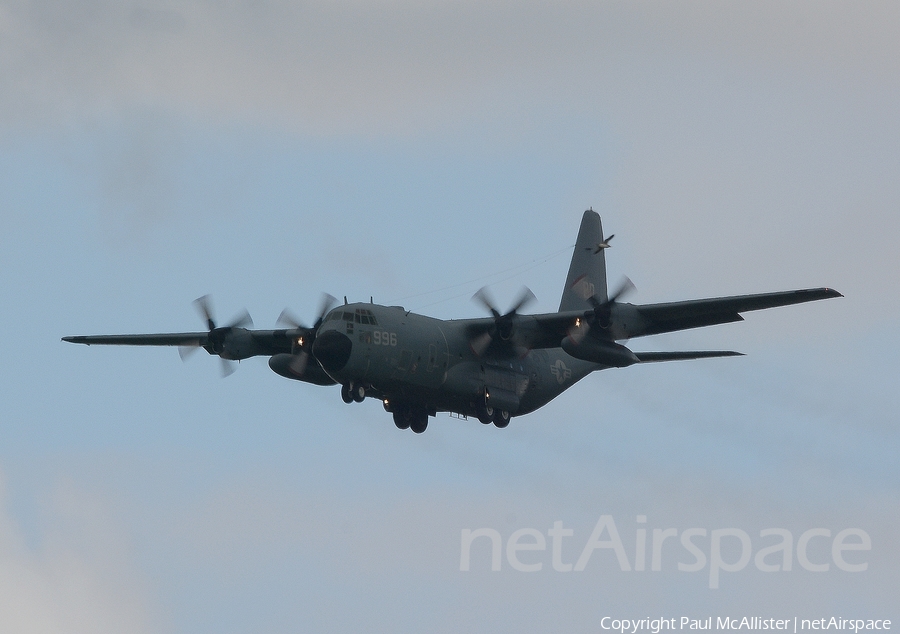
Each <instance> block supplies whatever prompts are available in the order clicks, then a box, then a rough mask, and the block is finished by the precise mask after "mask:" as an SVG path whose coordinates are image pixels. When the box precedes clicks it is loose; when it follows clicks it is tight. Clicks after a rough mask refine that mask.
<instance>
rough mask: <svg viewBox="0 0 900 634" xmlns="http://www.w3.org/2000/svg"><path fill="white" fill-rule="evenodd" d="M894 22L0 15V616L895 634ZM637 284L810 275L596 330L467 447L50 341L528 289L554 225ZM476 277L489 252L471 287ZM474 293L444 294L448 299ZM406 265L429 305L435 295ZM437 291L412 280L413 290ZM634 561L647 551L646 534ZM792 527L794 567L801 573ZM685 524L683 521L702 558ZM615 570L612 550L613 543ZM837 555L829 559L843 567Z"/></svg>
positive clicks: (348, 12)
mask: <svg viewBox="0 0 900 634" xmlns="http://www.w3.org/2000/svg"><path fill="white" fill-rule="evenodd" d="M898 22H900V11H898V9H897V8H896V6H895V5H894V4H891V3H884V4H878V3H870V4H867V5H866V6H865V7H859V6H854V7H850V6H846V7H845V6H843V5H841V4H838V3H835V4H829V3H815V4H785V3H754V4H752V5H746V6H742V7H733V6H719V5H706V4H702V3H686V4H678V5H673V4H670V3H654V2H648V3H643V4H639V5H638V4H596V3H572V4H570V5H567V6H565V7H561V6H556V5H555V4H552V3H547V4H540V3H529V4H521V3H504V2H487V3H477V4H462V3H449V2H446V3H410V2H395V3H353V2H351V3H343V4H334V3H309V4H305V5H302V6H301V5H296V6H295V5H294V4H292V3H282V4H279V3H274V2H273V3H260V4H254V5H250V4H247V5H243V4H232V5H227V6H225V7H224V8H222V7H220V6H219V5H218V4H216V3H204V2H196V3H178V2H170V3H162V2H161V3H158V4H153V3H147V4H127V5H121V4H116V3H104V2H99V1H98V2H90V3H78V5H77V8H74V7H59V6H56V5H55V4H52V3H42V2H2V3H0V220H2V223H3V231H2V232H0V306H2V311H0V328H2V330H3V332H5V333H6V335H7V343H6V346H5V349H6V354H5V359H4V363H2V364H0V381H2V384H3V386H4V389H3V395H4V396H3V399H2V414H0V485H2V486H0V491H2V495H0V597H2V600H0V629H3V630H4V631H5V630H9V631H14V630H19V631H24V630H29V628H30V631H36V632H73V631H75V632H80V631H84V632H88V631H90V632H216V633H221V632H246V631H269V632H295V631H361V630H365V631H386V632H387V631H390V632H394V631H422V630H436V631H447V632H456V631H461V630H468V631H485V632H487V631H551V630H555V631H563V630H572V631H591V632H595V631H597V630H598V629H599V622H600V619H601V618H602V617H603V616H606V615H609V616H614V617H620V618H623V617H624V618H641V617H646V616H654V615H662V616H681V615H685V616H694V617H700V616H706V615H708V614H712V615H718V614H726V613H727V614H732V615H734V616H743V615H744V614H746V615H757V616H759V615H763V616H776V615H777V616H790V617H793V616H794V615H796V616H798V617H800V618H819V617H821V616H830V615H832V614H834V615H836V616H844V617H847V618H893V619H895V622H900V612H898V610H897V607H896V596H897V593H898V590H900V572H898V571H900V548H898V543H897V526H898V521H900V515H898V509H900V506H898V503H900V470H898V467H897V460H896V454H897V450H898V448H900V432H898V415H897V411H898V409H900V397H898V393H897V389H896V382H897V370H896V358H897V352H898V350H900V339H898V334H897V327H896V326H897V317H896V315H897V314H898V310H900V300H898V297H900V295H898V293H896V285H897V282H896V280H897V279H898V278H900V264H898V258H897V255H896V253H897V248H896V236H897V235H898V234H900V231H898V230H900V221H898V218H900V216H898V213H897V212H898V209H900V184H898V183H900V179H898V178H897V175H898V168H900V160H898V157H900V124H898V120H897V116H896V113H897V112H898V105H900V103H898V101H900V79H898V78H900V47H898V45H897V43H896V33H897V32H898V27H900V24H898ZM588 206H592V207H593V208H594V209H595V210H597V211H599V212H600V213H601V215H602V217H603V222H604V229H605V230H606V232H607V233H615V234H616V240H615V242H614V248H613V249H611V250H610V251H609V252H608V254H607V255H608V262H609V270H610V279H611V280H613V283H615V281H616V280H618V279H619V278H620V277H621V276H622V275H625V274H627V275H628V276H630V277H631V279H632V280H633V281H634V282H635V284H636V286H637V292H636V293H635V294H634V295H633V296H631V297H630V298H629V300H631V301H634V302H636V303H649V302H655V301H666V300H675V299H686V298H692V297H704V296H715V295H722V294H730V293H746V292H762V291H772V290H782V289H790V288H801V287H811V286H832V287H834V288H837V289H838V290H840V291H841V292H842V293H844V295H845V296H846V297H845V298H844V299H838V300H829V301H826V302H818V303H814V304H810V305H805V306H797V307H788V308H783V309H778V310H773V311H769V312H766V313H753V314H749V315H747V320H746V322H744V323H739V324H729V325H724V326H718V327H714V328H708V329H701V330H697V331H690V332H685V333H677V334H672V335H666V336H660V337H655V338H647V339H643V340H635V341H633V342H632V344H633V346H634V347H635V348H636V349H639V350H677V349H704V348H708V349H735V350H740V351H742V352H745V353H747V356H746V357H743V358H738V359H721V360H710V361H702V362H701V361H697V362H689V363H680V364H679V363H672V364H654V365H650V366H646V367H632V368H629V369H626V370H614V371H607V372H602V373H598V374H595V375H592V376H590V377H588V378H587V379H585V380H584V381H583V382H581V383H580V384H578V385H577V386H575V387H574V388H572V389H571V390H569V391H568V392H566V393H565V394H563V395H562V396H561V397H560V398H558V399H557V400H556V401H554V402H552V403H551V404H550V405H548V406H547V407H546V408H544V409H542V410H540V411H538V412H536V413H534V414H531V415H529V416H526V417H523V418H520V419H514V420H513V422H512V424H511V425H510V427H509V428H508V429H506V430H497V429H495V428H493V427H485V426H482V425H480V424H478V423H476V422H473V421H458V420H455V419H451V418H449V417H447V416H440V417H438V418H437V419H435V420H434V421H433V422H432V423H431V424H430V426H429V429H428V432H427V433H426V434H424V435H422V436H415V435H413V434H411V433H408V432H406V433H404V432H400V431H398V430H397V429H396V428H395V427H394V425H393V423H392V422H391V420H390V417H389V415H387V414H385V413H384V412H383V411H382V408H381V406H380V404H379V403H377V402H374V401H367V402H365V403H364V404H362V405H356V404H354V405H352V406H346V405H344V404H343V403H342V402H341V400H340V398H339V395H338V390H337V389H336V388H334V389H327V388H317V387H314V386H309V385H305V384H301V383H296V382H292V381H288V380H286V379H283V378H281V377H279V376H277V375H275V374H273V373H272V372H271V371H270V370H269V369H268V367H267V366H266V364H265V360H264V359H250V360H248V361H245V362H243V363H242V364H241V366H240V367H239V369H238V371H237V372H236V373H235V374H234V375H232V376H231V377H229V378H227V379H224V380H223V379H220V378H219V368H218V363H217V360H215V359H211V358H209V357H208V356H207V355H205V354H197V355H195V356H194V357H192V358H190V359H189V360H188V362H187V363H184V364H182V363H181V362H180V361H179V359H178V355H177V354H176V352H175V351H174V350H171V349H129V348H101V347H92V348H86V347H83V346H72V345H67V344H63V343H61V342H60V341H59V338H60V337H61V336H64V335H70V334H90V333H118V332H154V331H182V330H187V329H195V328H201V327H202V322H201V321H200V319H199V318H198V316H197V314H196V312H195V311H194V309H193V307H192V306H191V301H192V300H193V299H195V298H196V297H198V296H200V295H203V294H206V293H210V294H212V296H213V302H214V308H215V310H216V314H217V316H218V317H219V318H220V319H222V320H226V319H228V318H230V317H231V316H233V315H235V314H237V313H238V312H239V311H240V310H242V309H243V308H247V309H248V310H249V311H250V313H251V314H252V315H253V318H254V320H255V322H256V324H257V326H258V327H263V328H264V327H269V326H271V325H273V324H274V323H275V319H276V317H277V316H278V314H279V312H280V311H281V310H282V309H283V308H284V307H289V308H291V310H292V311H293V312H294V313H295V314H297V315H298V316H301V317H302V318H303V319H304V320H309V319H310V318H311V317H312V316H313V313H314V312H315V310H316V307H317V305H318V303H319V297H320V294H321V293H322V292H329V293H331V294H333V295H335V296H338V297H340V296H343V295H347V296H348V297H349V298H350V299H351V300H367V299H368V298H369V296H370V295H371V296H374V298H375V301H383V302H387V303H394V302H396V301H402V303H404V304H405V305H406V306H407V307H408V308H412V309H415V310H421V311H422V312H425V313H427V314H432V315H435V316H438V317H443V318H451V317H470V316H476V315H480V314H481V313H480V310H481V309H480V308H479V306H478V305H477V304H474V303H472V302H471V301H470V299H469V298H470V297H471V294H472V293H474V291H475V290H477V288H478V287H480V286H481V285H482V284H484V283H492V285H491V292H492V294H493V295H494V296H495V297H496V298H497V301H498V303H499V304H501V305H506V304H507V303H509V302H510V301H512V298H513V297H514V296H515V294H516V293H517V291H518V289H519V288H520V287H521V286H522V285H523V284H527V285H528V286H529V287H530V288H531V289H532V290H533V291H534V292H535V294H536V295H537V297H538V302H537V303H536V304H535V305H534V306H533V309H534V310H535V311H551V310H554V309H555V308H556V306H557V304H558V302H559V295H560V293H561V290H562V288H561V287H562V283H563V280H564V278H565V273H566V267H567V265H568V258H569V252H568V251H565V249H566V248H567V247H570V246H571V245H572V244H573V243H574V239H575V233H576V231H577V228H578V223H579V220H580V217H581V212H582V211H583V210H584V209H585V208H587V207H588ZM508 269H513V270H512V271H509V272H507V273H503V271H507V270H508ZM466 280H475V281H473V282H470V283H468V284H464V285H462V286H459V287H454V288H447V287H451V286H453V285H455V284H457V283H459V282H462V281H466ZM438 289H445V290H441V291H438ZM432 291H438V292H432ZM602 514H612V515H613V516H614V518H615V521H616V523H617V525H618V527H619V531H620V533H621V535H622V539H623V542H624V543H625V545H626V549H628V550H629V552H630V553H632V555H633V548H634V541H635V533H634V531H635V528H636V527H637V525H636V524H635V517H636V516H637V515H647V516H648V523H647V525H646V526H647V528H649V529H651V530H652V529H653V528H663V529H665V528H669V527H676V528H678V529H679V531H680V530H683V529H685V528H690V527H703V528H706V529H708V530H713V529H719V528H727V527H737V528H741V529H742V530H745V531H747V532H748V533H749V534H750V535H751V537H752V538H753V540H754V552H755V550H756V549H757V547H758V546H757V543H762V542H761V541H760V539H759V531H760V530H762V529H766V528H772V527H781V528H787V529H789V530H791V531H792V532H793V533H794V539H795V541H796V538H797V537H798V536H799V534H800V533H802V532H803V531H805V530H807V529H811V528H817V527H824V528H828V529H829V530H831V531H832V535H834V534H836V533H837V532H838V531H840V530H842V529H844V528H849V527H857V528H862V529H863V530H865V531H867V532H868V533H869V534H870V535H871V537H872V550H871V551H869V552H868V553H866V554H865V560H866V561H868V562H869V570H867V571H866V572H864V573H858V574H852V573H845V572H841V571H839V570H835V569H834V566H833V565H832V569H831V570H830V571H829V572H827V573H812V572H808V571H805V570H803V569H801V568H800V567H799V565H798V564H797V561H796V558H795V560H794V570H793V571H791V572H787V573H762V572H760V571H758V570H757V569H756V568H755V567H754V565H753V563H751V564H750V565H749V566H748V567H747V568H746V569H745V570H743V571H741V572H739V573H723V577H722V583H721V587H720V589H718V590H710V589H709V587H708V585H709V584H708V569H707V570H704V571H702V572H700V573H685V572H679V571H678V570H677V563H678V562H679V561H686V560H687V558H688V556H687V555H686V554H685V551H683V550H682V549H681V547H680V546H677V547H676V548H673V549H672V550H671V551H668V550H667V551H666V552H665V553H664V558H663V570H662V571H660V572H650V571H645V572H629V573H625V572H620V571H619V570H618V568H617V567H616V564H615V563H614V560H613V558H612V557H611V556H610V553H604V552H598V553H596V554H595V555H594V559H593V560H592V563H591V564H590V565H589V566H588V568H587V569H586V570H585V571H584V572H581V573H557V572H555V571H553V570H552V567H551V565H550V561H551V560H550V551H549V550H548V551H547V552H544V553H524V554H523V555H522V559H523V560H525V559H526V558H527V557H529V556H532V557H534V559H533V560H534V561H542V562H543V564H544V569H543V570H542V571H541V572H538V573H533V574H527V573H519V572H515V571H513V570H511V569H510V567H509V566H508V565H506V560H505V559H504V568H503V570H502V571H501V572H499V573H492V572H490V571H489V563H488V559H487V552H486V550H478V551H476V555H477V557H476V558H475V559H473V567H472V568H473V569H472V571H470V572H468V573H463V572H460V571H459V556H460V531H461V530H462V529H465V528H470V529H476V528H481V527H489V528H493V529H496V530H497V531H499V532H500V533H501V535H502V536H503V537H504V539H506V538H508V537H509V535H511V534H512V532H513V531H515V530H517V529H520V528H537V529H538V530H541V531H543V532H544V533H545V534H546V531H547V530H548V529H549V528H550V527H551V526H552V525H553V522H554V521H558V520H561V521H563V523H564V524H565V526H566V527H570V528H572V529H573V530H574V531H575V535H574V536H573V537H572V538H571V542H566V543H567V546H566V548H567V550H566V551H565V555H564V556H565V558H566V560H568V561H574V560H575V559H577V556H578V554H579V553H580V550H581V548H582V547H583V545H584V543H585V542H586V541H587V538H588V536H589V535H590V533H591V530H592V529H593V527H594V524H595V523H596V522H597V519H598V518H599V517H600V515H602ZM669 543H674V542H667V544H669ZM824 543H825V542H824V541H823V542H821V543H820V544H819V546H816V547H815V548H818V550H816V549H815V548H813V547H811V550H810V553H811V557H816V558H819V557H821V558H823V559H822V560H823V561H824V560H827V557H828V549H827V548H826V547H825V546H824V545H823V544H824ZM707 547H708V544H707ZM630 556H631V555H630ZM849 558H850V555H848V559H849Z"/></svg>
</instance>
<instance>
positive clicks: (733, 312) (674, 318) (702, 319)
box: [622, 288, 843, 339]
mask: <svg viewBox="0 0 900 634" xmlns="http://www.w3.org/2000/svg"><path fill="white" fill-rule="evenodd" d="M831 297H843V296H842V295H841V294H840V293H838V292H837V291H836V290H834V289H830V288H807V289H802V290H797V291H782V292H778V293H758V294H755V295H733V296H731V297H715V298H711V299H696V300H688V301H683V302H669V303H664V304H645V305H638V306H634V307H633V309H634V311H635V312H636V317H637V320H636V321H633V322H632V323H630V324H629V323H627V322H624V323H623V325H622V329H623V331H624V333H623V334H624V337H623V338H626V339H629V338H632V337H642V336H645V335H655V334H659V333H663V332H674V331H676V330H686V329H688V328H700V327H702V326H712V325H715V324H725V323H729V322H733V321H742V320H743V317H741V315H740V313H744V312H748V311H751V310H762V309H765V308H775V307H777V306H789V305H791V304H802V303H804V302H813V301H816V300H820V299H828V298H831ZM623 312H624V313H625V314H623V315H622V317H625V316H626V315H627V312H630V311H623Z"/></svg>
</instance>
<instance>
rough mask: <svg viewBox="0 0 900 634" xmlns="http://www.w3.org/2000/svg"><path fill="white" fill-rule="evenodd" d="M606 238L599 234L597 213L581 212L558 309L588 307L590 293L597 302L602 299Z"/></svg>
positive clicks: (604, 293)
mask: <svg viewBox="0 0 900 634" xmlns="http://www.w3.org/2000/svg"><path fill="white" fill-rule="evenodd" d="M609 238H612V236H609ZM609 238H606V239H604V237H603V227H602V226H601V224H600V214H598V213H597V212H596V211H593V210H592V209H588V210H587V211H585V212H584V216H583V217H582V218H581V228H580V229H579V230H578V240H577V241H576V242H575V252H574V253H573V254H572V263H571V264H569V275H568V276H567V277H566V287H565V288H564V289H563V294H562V299H561V300H560V302H559V310H560V312H562V311H568V310H584V309H586V308H590V306H591V305H590V304H589V303H588V301H587V300H588V298H589V297H592V296H596V297H597V298H598V299H599V300H600V301H601V302H605V301H606V299H607V296H606V249H607V247H609V244H608V241H609Z"/></svg>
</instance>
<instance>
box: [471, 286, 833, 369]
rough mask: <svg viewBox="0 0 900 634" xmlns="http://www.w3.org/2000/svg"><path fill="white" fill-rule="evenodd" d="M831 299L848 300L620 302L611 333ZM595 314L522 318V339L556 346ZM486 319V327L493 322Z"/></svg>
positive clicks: (763, 297)
mask: <svg viewBox="0 0 900 634" xmlns="http://www.w3.org/2000/svg"><path fill="white" fill-rule="evenodd" d="M830 297H843V296H842V295H841V294H840V293H838V292H837V291H836V290H833V289H830V288H808V289H801V290H796V291H783V292H778V293H758V294H755V295H733V296H730V297H714V298H709V299H695V300H688V301H683V302H668V303H663V304H643V305H640V304H638V305H634V304H626V303H616V304H613V305H612V307H611V312H612V324H611V325H610V328H609V330H608V331H607V332H609V333H610V334H611V336H612V337H613V338H614V339H617V340H621V339H632V338H634V337H643V336H646V335H656V334H660V333H664V332H674V331H676V330H686V329H688V328H700V327H702V326H713V325H715V324H725V323H729V322H733V321H742V320H743V317H741V315H740V313H744V312H748V311H751V310H762V309H764V308H775V307H777V306H789V305H791V304H802V303H804V302H812V301H816V300H820V299H828V298H830ZM592 315H593V310H592V309H590V308H587V307H586V308H585V310H583V311H565V312H561V313H545V314H542V315H523V316H522V320H521V322H520V324H521V327H520V335H519V336H520V337H521V339H522V340H523V345H525V346H527V347H529V348H555V347H557V346H559V345H560V341H561V340H562V339H563V337H566V336H567V335H568V334H569V333H570V332H571V329H572V328H573V327H574V326H575V325H576V323H579V322H578V321H577V320H587V321H590V319H591V317H592ZM484 321H485V323H487V321H488V320H484ZM691 358H700V357H691ZM648 360H649V359H648ZM654 360H657V359H654ZM659 360H661V359H659Z"/></svg>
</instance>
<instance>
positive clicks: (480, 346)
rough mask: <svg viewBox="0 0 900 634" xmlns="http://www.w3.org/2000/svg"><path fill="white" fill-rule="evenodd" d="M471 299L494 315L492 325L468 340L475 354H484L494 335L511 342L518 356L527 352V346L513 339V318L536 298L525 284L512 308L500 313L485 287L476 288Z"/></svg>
mask: <svg viewBox="0 0 900 634" xmlns="http://www.w3.org/2000/svg"><path fill="white" fill-rule="evenodd" d="M472 299H474V300H476V301H478V302H481V304H482V305H483V306H484V307H485V308H487V310H488V311H489V312H490V313H491V315H492V316H493V317H494V325H493V327H491V328H490V329H488V330H485V331H483V332H481V333H479V334H477V335H475V336H474V337H472V338H471V339H470V341H469V344H470V345H471V346H472V351H473V352H474V353H475V354H476V355H477V356H479V357H480V356H481V355H482V354H484V351H485V350H487V349H488V347H489V346H490V345H491V343H492V342H493V341H494V338H495V337H496V338H499V339H500V340H501V341H507V342H511V343H512V345H513V347H514V348H515V349H516V352H517V353H519V356H522V355H523V354H524V353H525V352H527V348H525V347H524V346H520V345H518V344H517V343H516V341H515V318H516V316H517V315H518V313H519V311H520V310H521V309H522V308H524V307H525V306H526V305H527V304H530V303H531V302H533V301H534V300H535V299H537V298H536V297H535V296H534V293H532V292H531V289H529V288H528V287H527V286H526V287H523V288H522V292H521V293H520V295H519V299H518V300H516V303H515V304H513V307H512V308H510V309H509V310H508V311H507V312H506V313H503V314H500V311H499V310H497V309H496V308H495V307H494V304H493V302H492V301H491V298H490V297H489V296H488V293H487V288H486V287H482V288H480V289H478V291H477V292H476V293H475V294H474V295H473V296H472Z"/></svg>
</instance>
